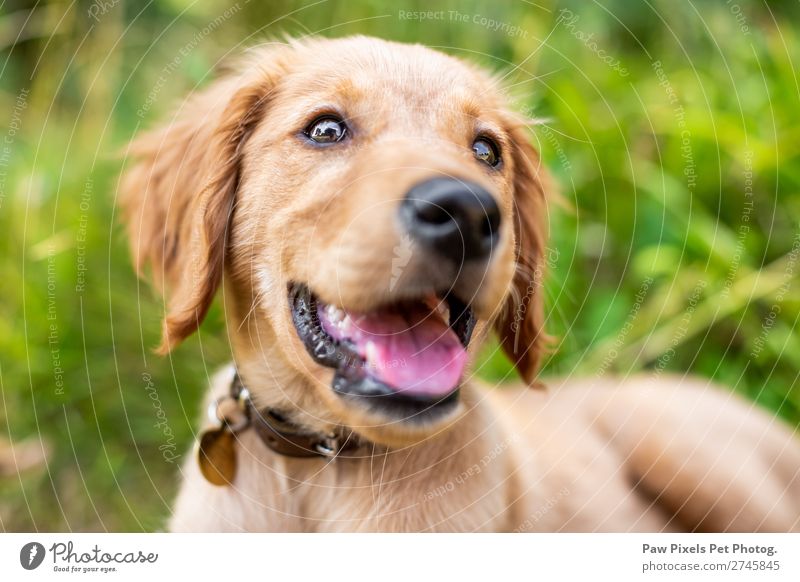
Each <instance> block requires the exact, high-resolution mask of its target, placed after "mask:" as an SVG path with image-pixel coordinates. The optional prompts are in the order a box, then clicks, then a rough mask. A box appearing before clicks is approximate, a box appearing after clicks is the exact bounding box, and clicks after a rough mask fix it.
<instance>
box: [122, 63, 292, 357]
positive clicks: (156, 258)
mask: <svg viewBox="0 0 800 582" xmlns="http://www.w3.org/2000/svg"><path fill="white" fill-rule="evenodd" d="M253 62H255V61H253ZM258 62H259V64H260V65H261V66H250V67H244V68H243V69H242V72H240V73H236V74H231V75H230V76H228V77H225V78H223V79H221V80H219V81H217V82H216V83H215V84H214V85H212V86H210V87H209V88H207V89H206V90H204V91H203V92H201V93H199V94H198V95H196V96H195V97H194V98H192V99H190V100H188V101H187V102H185V103H184V104H183V106H182V107H181V108H180V109H179V111H178V112H177V113H176V114H175V115H174V116H173V118H172V120H171V121H170V122H169V123H167V124H166V125H164V126H163V127H161V128H159V129H157V130H155V131H151V132H149V133H146V134H144V135H143V136H141V137H138V138H137V139H135V140H134V141H133V142H132V143H131V145H130V147H129V150H128V155H130V156H131V157H132V158H133V159H134V160H135V162H134V165H133V167H131V168H130V169H128V170H127V171H126V172H125V175H124V176H123V180H122V186H121V191H120V204H121V206H122V210H123V219H124V221H125V222H126V223H127V227H128V233H129V236H130V243H131V250H132V253H133V259H134V263H135V265H136V268H137V270H138V272H139V274H142V272H143V270H144V268H145V267H146V266H147V265H149V266H150V270H151V273H152V278H153V281H154V283H155V285H156V287H157V288H158V289H159V290H160V291H162V292H163V293H164V297H165V305H166V314H165V318H164V325H163V334H162V339H161V346H160V347H159V351H160V352H161V353H166V352H168V351H170V350H171V349H172V348H173V347H175V346H176V345H177V344H178V343H180V342H181V341H182V340H183V339H185V338H186V337H187V336H189V335H191V334H192V333H193V332H194V331H195V330H196V329H197V327H198V326H199V325H200V323H201V322H202V320H203V318H204V317H205V315H206V313H207V312H208V309H209V307H210V306H211V302H212V300H213V298H214V295H215V293H216V290H217V287H219V284H220V281H221V279H222V272H223V263H224V259H225V249H226V244H227V236H228V232H227V231H228V225H229V224H230V220H231V216H232V214H233V211H234V205H235V199H236V189H237V187H238V181H239V168H240V163H241V155H242V148H243V144H244V142H245V140H246V139H247V136H248V135H249V134H250V132H252V130H253V128H254V127H255V125H256V123H257V122H258V120H259V119H260V117H261V115H262V113H263V110H264V108H265V107H266V102H267V101H268V99H269V95H270V92H271V90H272V89H273V88H274V84H275V82H276V79H277V78H278V75H279V74H280V69H281V65H280V60H279V59H277V58H275V59H269V60H268V59H265V58H264V57H263V55H262V58H261V59H259V61H258ZM264 62H268V63H269V65H268V67H270V68H269V69H265V68H264V66H263V63H264Z"/></svg>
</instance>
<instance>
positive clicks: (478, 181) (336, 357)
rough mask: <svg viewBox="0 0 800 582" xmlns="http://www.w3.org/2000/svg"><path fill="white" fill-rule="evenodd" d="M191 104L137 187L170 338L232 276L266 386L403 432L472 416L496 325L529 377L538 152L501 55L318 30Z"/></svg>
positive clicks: (334, 416)
mask: <svg viewBox="0 0 800 582" xmlns="http://www.w3.org/2000/svg"><path fill="white" fill-rule="evenodd" d="M177 119H178V120H177V121H176V122H174V123H173V124H171V125H168V126H167V127H166V128H164V129H163V130H161V131H160V132H157V133H154V134H151V135H149V136H146V137H145V138H141V139H140V140H139V142H138V144H135V146H134V151H135V152H137V153H138V154H139V155H141V156H142V157H143V158H144V162H143V163H142V164H139V165H138V166H136V167H135V168H134V169H133V170H131V171H130V172H129V174H128V178H127V181H126V183H125V187H124V192H123V194H124V195H125V199H124V204H125V208H126V211H127V212H126V216H127V219H128V220H129V221H130V223H131V227H132V228H131V233H132V237H133V245H134V252H135V254H136V256H137V262H138V264H140V265H141V264H142V263H143V262H144V261H147V260H149V261H151V262H152V263H153V265H154V266H155V267H156V275H157V277H156V278H157V280H159V281H161V280H163V281H164V282H166V284H167V285H168V286H169V287H170V294H171V297H170V301H169V313H168V317H167V321H166V325H165V338H164V340H165V346H167V347H171V346H172V345H174V344H175V343H177V342H178V341H180V340H181V339H183V338H184V337H185V336H186V335H188V334H189V333H191V332H192V331H193V330H194V329H195V328H196V326H197V325H198V324H199V321H200V320H201V319H202V317H203V315H204V314H205V312H206V310H207V308H208V305H209V303H210V302H211V300H212V298H213V296H214V293H215V290H216V288H217V286H218V284H219V282H220V280H221V279H223V278H224V281H225V294H224V295H225V305H226V318H227V319H228V328H229V334H230V337H231V341H232V343H233V347H234V355H235V358H236V361H237V365H238V367H239V369H240V372H241V373H242V375H243V377H244V378H245V382H246V383H248V384H249V385H250V387H251V391H253V388H254V387H255V392H256V398H257V399H258V400H260V401H262V402H263V403H264V404H270V405H273V406H274V405H276V404H279V405H281V406H283V407H284V408H285V407H286V406H287V405H289V406H291V408H292V409H293V410H294V411H296V412H297V413H298V414H300V415H301V416H304V417H305V418H307V419H311V418H317V419H320V420H322V421H324V422H327V423H340V424H346V425H348V426H350V427H353V428H354V429H356V430H357V431H359V432H361V433H362V434H364V435H365V436H367V437H368V438H370V439H371V440H374V441H377V442H384V443H387V444H396V443H398V442H407V441H409V440H417V439H419V438H423V437H424V436H426V435H427V434H430V433H431V432H432V431H436V430H440V429H441V428H442V426H444V425H446V424H447V423H448V422H451V421H452V420H453V419H454V418H457V416H458V414H459V412H460V411H461V410H462V409H463V405H462V403H461V402H460V400H459V386H460V384H461V382H462V381H463V380H464V378H465V366H466V363H467V360H468V359H469V353H470V352H471V351H473V350H470V345H471V344H470V340H471V339H472V337H473V336H479V335H481V333H482V332H483V331H485V330H487V329H489V325H493V326H494V327H495V329H496V330H497V331H498V333H499V335H500V338H501V341H502V345H503V347H504V349H505V350H506V352H507V353H509V355H511V356H512V358H513V359H514V361H515V362H517V365H518V367H519V368H520V370H521V372H522V373H523V375H524V376H525V377H526V378H527V379H530V378H531V377H532V375H533V374H534V371H535V365H536V359H537V355H538V352H539V346H540V344H541V342H542V339H543V338H542V332H541V329H540V327H541V325H540V319H541V306H540V297H539V296H540V290H539V288H538V283H539V277H540V275H541V272H540V263H541V250H542V244H543V242H542V241H543V227H542V223H543V221H544V216H543V213H544V204H543V187H542V177H541V168H539V166H538V158H537V156H536V154H535V152H534V150H533V149H532V148H531V146H530V145H529V144H528V143H527V140H526V136H525V132H524V128H523V124H522V123H521V121H520V120H518V119H517V118H515V117H514V116H513V115H512V114H511V113H510V112H508V111H507V109H506V106H505V104H504V100H503V98H502V96H501V95H500V93H499V92H498V90H497V88H496V87H495V85H494V83H492V81H491V80H490V78H489V77H488V76H486V75H485V74H483V73H482V72H481V71H479V70H477V69H475V68H473V67H471V66H468V65H466V64H464V63H462V62H460V61H458V60H456V59H453V58H451V57H448V56H446V55H443V54H440V53H437V52H435V51H431V50H428V49H425V48H423V47H420V46H409V45H399V44H394V43H387V42H383V41H378V40H374V39H366V38H353V39H342V40H314V41H310V42H304V43H297V44H291V45H288V46H281V47H278V48H270V49H260V50H256V51H253V52H252V54H251V55H250V57H249V59H248V60H247V61H246V62H245V64H244V66H243V67H242V68H241V69H240V72H239V73H238V74H236V75H232V76H230V77H227V78H226V79H224V80H222V81H219V82H217V84H216V85H214V86H212V87H211V88H209V89H208V90H207V91H206V92H205V93H203V94H201V95H200V96H199V97H198V98H196V99H195V100H193V101H192V102H190V103H189V104H188V105H187V106H185V111H183V112H181V113H180V114H179V116H178V118H177ZM223 274H224V277H223ZM159 275H160V276H159ZM487 324H489V325H487ZM260 386H263V387H265V388H264V389H263V392H262V393H261V394H259V392H258V390H259V387H260Z"/></svg>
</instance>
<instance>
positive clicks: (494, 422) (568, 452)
mask: <svg viewBox="0 0 800 582" xmlns="http://www.w3.org/2000/svg"><path fill="white" fill-rule="evenodd" d="M232 375H233V369H232V368H228V369H226V370H224V371H222V372H221V373H220V374H218V375H217V377H216V379H215V382H214V384H215V386H214V389H213V391H212V394H213V395H214V396H215V397H218V396H221V395H222V394H224V393H225V391H226V390H227V389H228V386H229V383H230V381H231V378H232ZM550 384H551V386H550V388H549V389H548V390H544V391H532V390H530V389H529V388H528V387H526V386H520V387H514V386H501V387H498V388H489V387H487V386H481V385H479V384H478V383H472V385H470V386H465V387H464V388H463V390H464V400H465V401H466V402H467V405H468V407H469V408H470V412H469V413H467V414H466V415H465V416H464V417H463V418H462V419H461V420H460V421H459V423H457V424H456V425H455V426H454V427H453V428H451V429H450V430H449V431H447V432H446V433H443V434H441V435H438V436H435V437H433V438H431V439H429V440H428V441H426V442H424V443H420V444H416V445H411V446H409V447H407V448H401V449H397V450H390V449H386V448H382V447H371V446H367V447H366V449H365V450H364V452H363V458H360V459H349V458H343V459H322V458H320V459H294V458H290V457H284V456H281V455H277V454H275V453H274V452H273V451H271V450H270V449H268V448H267V447H266V446H265V445H264V443H263V442H261V440H260V439H259V438H258V437H257V436H256V435H255V434H254V433H253V432H247V433H244V434H242V435H241V440H240V445H241V446H240V447H239V452H238V455H239V456H238V458H239V464H240V466H241V473H240V474H239V475H238V477H237V479H236V482H235V483H234V486H233V487H216V486H214V485H211V484H209V483H208V482H207V481H206V480H205V479H204V478H203V476H202V475H201V474H200V472H199V470H198V468H197V463H196V461H195V459H190V460H188V461H187V463H186V464H185V466H184V473H183V477H184V483H183V485H182V488H181V492H180V495H179V497H178V501H177V504H176V507H175V512H174V515H173V517H172V520H171V524H170V526H171V529H172V530H173V531H276V532H282V531H287V532H341V531H361V532H364V531H444V532H448V531H490V532H491V531H517V532H549V531H583V532H594V531H624V532H627V531H651V532H652V531H687V530H689V531H743V532H754V531H779V532H780V531H797V529H798V527H800V521H798V519H799V518H798V516H800V504H799V503H798V501H799V500H800V478H798V475H800V473H798V468H800V451H798V448H797V444H796V442H795V441H794V437H793V435H792V434H791V432H790V431H789V430H787V429H786V428H785V427H784V426H782V425H781V424H780V423H779V422H778V421H776V420H775V419H773V418H770V417H769V416H768V415H767V414H765V413H764V412H763V411H762V410H760V409H758V408H755V407H754V406H752V405H750V404H748V403H745V402H744V401H742V400H741V399H740V398H738V397H737V396H735V395H732V394H730V393H727V392H725V391H723V390H721V389H720V388H719V387H716V386H713V385H710V384H708V383H706V382H703V381H700V380H697V379H686V378H680V377H668V378H665V379H661V380H655V379H652V378H650V379H648V378H646V377H634V378H631V379H629V380H627V381H618V382H615V381H613V380H610V379H607V380H603V381H595V382H589V381H587V380H583V381H571V382H555V381H554V382H552V383H550ZM454 443H458V445H457V446H454Z"/></svg>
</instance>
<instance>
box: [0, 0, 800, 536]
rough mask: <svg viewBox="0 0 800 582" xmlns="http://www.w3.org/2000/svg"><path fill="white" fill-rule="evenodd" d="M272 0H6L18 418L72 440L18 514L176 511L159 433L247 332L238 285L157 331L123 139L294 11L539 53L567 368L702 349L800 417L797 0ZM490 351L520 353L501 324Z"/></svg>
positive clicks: (5, 361) (478, 51)
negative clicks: (231, 322)
mask: <svg viewBox="0 0 800 582" xmlns="http://www.w3.org/2000/svg"><path fill="white" fill-rule="evenodd" d="M269 4H270V5H269V6H267V5H266V3H256V2H250V3H245V2H240V3H239V4H238V8H237V7H236V6H237V5H236V4H235V3H234V7H233V8H232V9H230V10H229V15H228V17H226V18H223V20H222V21H219V20H218V21H217V22H218V23H219V24H218V25H215V26H209V23H212V22H214V21H215V19H217V18H218V16H219V15H220V14H222V13H223V12H224V10H225V9H226V7H228V5H225V4H223V3H221V2H203V3H199V2H198V3H195V4H191V3H189V2H182V1H179V0H172V1H171V2H166V3H160V4H158V5H150V6H148V7H147V8H145V9H142V8H141V5H139V4H137V3H124V2H121V3H119V4H116V5H113V6H112V7H110V8H109V9H108V11H107V12H106V13H105V14H98V15H97V16H98V21H97V22H95V21H94V20H93V19H92V18H91V17H89V15H88V10H89V9H90V7H91V6H92V4H90V3H83V4H82V5H81V6H78V7H75V6H72V8H71V9H68V6H69V5H68V4H63V3H51V4H47V3H46V4H45V5H43V6H40V7H38V8H36V10H35V14H36V18H35V19H32V20H31V21H30V22H29V24H28V25H27V26H26V27H25V28H24V29H22V32H23V34H22V35H20V40H19V41H16V42H15V39H16V37H17V32H19V26H20V24H21V23H22V22H24V21H25V17H26V15H27V13H26V12H25V11H26V10H27V9H26V8H24V7H19V8H14V7H11V8H8V7H6V8H4V10H5V12H3V13H2V14H0V47H2V48H3V53H2V56H0V62H2V65H1V67H2V68H0V109H2V111H3V112H4V114H3V115H4V119H5V125H4V127H3V128H2V131H1V132H0V166H1V167H0V171H1V172H2V176H0V233H1V234H0V256H2V257H3V258H4V260H3V261H2V262H0V281H2V289H3V291H4V295H5V300H4V301H3V302H0V382H1V384H0V390H1V391H2V408H0V430H1V431H2V433H0V434H3V433H6V432H7V433H8V435H7V436H8V437H10V438H11V439H12V440H18V441H19V440H23V439H26V438H30V437H37V436H39V435H40V436H41V437H42V438H43V439H44V440H45V441H46V442H47V443H48V444H49V446H50V447H51V448H52V453H51V455H50V459H49V463H48V467H47V470H44V471H34V472H32V473H29V474H26V475H24V476H23V477H22V478H21V479H20V480H18V479H16V478H11V479H6V480H4V481H0V520H1V521H0V527H2V529H4V530H33V529H38V530H95V529H99V530H104V529H105V530H112V531H113V530H153V529H157V528H159V527H162V525H163V521H164V519H165V517H166V515H168V504H169V501H170V499H171V497H172V495H173V494H174V489H175V483H176V481H177V478H176V470H177V468H176V465H175V464H174V463H169V462H167V461H166V460H165V459H164V457H163V455H162V452H161V450H160V449H159V447H162V450H163V447H164V446H165V445H168V444H170V443H173V442H174V443H175V445H176V450H177V452H179V453H180V454H181V455H182V456H181V460H182V459H183V458H184V457H185V455H186V454H187V452H186V451H187V450H188V447H189V446H190V443H191V441H192V439H193V427H194V426H195V421H196V418H197V416H198V402H199V399H200V397H201V395H202V392H203V390H204V388H205V386H206V383H207V376H208V374H209V373H210V372H211V371H213V370H214V369H215V367H216V366H218V365H219V364H221V363H222V362H224V361H226V359H228V357H229V352H228V346H227V345H226V342H225V340H224V337H225V336H224V334H223V333H221V331H222V320H221V314H220V311H219V309H218V308H215V310H213V311H212V313H211V314H210V316H209V318H208V320H207V322H206V323H205V324H204V326H203V330H202V334H201V335H200V336H199V337H195V338H194V339H192V340H191V341H189V342H188V343H187V344H186V345H184V346H182V347H181V348H180V349H179V350H178V351H176V352H175V353H174V354H173V355H172V356H171V357H169V358H159V357H156V356H155V355H153V354H152V351H151V349H152V347H153V346H154V345H155V344H156V343H157V341H158V333H159V325H160V324H159V320H160V316H161V313H162V306H161V304H160V302H159V300H158V298H157V297H155V296H154V295H153V293H152V292H151V291H150V290H149V288H148V287H147V286H146V285H144V284H140V283H138V282H137V280H136V278H135V277H134V275H133V272H132V268H131V265H130V260H129V258H128V254H127V247H126V241H125V239H124V236H123V233H122V231H121V228H120V225H119V221H118V219H117V218H116V217H115V215H114V197H115V192H116V180H117V176H118V174H119V170H120V168H121V164H122V160H121V159H120V158H119V157H117V156H115V152H118V151H119V150H120V149H121V148H124V145H125V143H126V141H127V140H128V139H129V138H130V137H131V136H132V135H134V134H135V133H136V132H137V131H139V130H141V129H142V128H143V127H148V126H150V125H152V124H154V123H155V122H156V121H157V120H158V118H159V117H160V116H162V115H164V114H165V113H166V112H167V111H168V110H169V107H170V105H171V104H172V103H174V102H175V101H176V100H177V99H179V98H181V97H182V96H183V95H184V94H185V93H186V92H188V91H189V90H191V89H193V88H194V87H196V86H197V85H198V84H205V83H207V82H208V80H209V78H210V77H211V76H213V69H214V67H215V66H216V63H218V61H219V59H220V58H222V57H224V55H225V54H226V53H228V52H229V51H233V52H235V51H236V50H238V48H237V47H241V46H243V45H247V44H251V43H253V42H256V41H258V40H260V39H263V38H265V37H269V36H271V35H274V36H278V35H280V34H282V33H284V32H288V33H291V34H294V35H302V34H308V33H313V32H320V31H321V32H322V34H325V35H330V36H341V35H346V34H354V33H363V34H371V35H376V36H381V37H384V38H390V39H396V40H403V41H411V42H422V43H424V44H427V45H430V46H435V47H439V48H441V49H442V50H445V51H447V52H449V53H451V54H454V55H457V56H461V57H464V58H468V59H472V60H474V61H476V62H478V63H481V64H483V65H484V66H487V67H490V68H493V69H496V70H509V69H510V68H511V67H512V66H513V64H518V65H520V68H519V69H517V70H515V71H513V72H512V73H511V74H510V75H509V77H508V81H509V84H511V85H514V88H513V91H512V93H513V95H514V96H515V99H516V102H517V104H518V106H519V107H520V109H522V110H524V111H526V112H527V113H529V114H532V115H534V116H536V117H538V118H541V119H544V120H545V123H544V125H542V126H541V127H540V128H539V129H538V131H537V132H536V135H535V137H534V139H536V140H538V142H539V146H540V149H541V150H542V152H543V155H544V157H545V159H546V161H547V163H548V166H549V167H550V168H551V170H552V172H553V173H554V174H555V176H556V177H557V178H558V181H559V183H560V185H561V191H562V196H563V198H564V200H565V202H566V203H567V204H566V205H564V206H563V207H559V206H553V207H552V208H551V210H550V212H551V215H550V226H551V234H552V239H551V242H550V245H549V247H550V249H551V255H550V261H549V262H550V264H551V269H550V276H549V282H548V285H547V289H546V292H547V298H548V327H549V330H550V331H551V333H553V334H555V335H556V336H557V338H558V345H557V346H556V347H557V349H556V351H555V352H554V353H553V354H552V355H551V356H550V357H549V359H548V361H547V364H546V369H545V373H547V374H576V375H592V374H612V373H621V374H627V373H632V372H635V371H639V370H651V371H653V370H663V371H672V372H679V373H684V372H691V373H694V374H699V375H702V376H706V377H710V378H715V379H717V380H718V381H720V382H723V383H725V384H727V385H729V386H730V387H731V388H732V389H734V390H737V391H739V392H741V393H743V394H746V395H748V396H749V397H751V398H753V399H755V400H756V401H758V402H759V403H760V404H762V405H763V406H765V407H767V408H769V409H770V410H773V411H775V412H776V413H778V414H780V415H781V416H783V417H784V418H786V419H787V420H788V421H789V422H791V423H793V424H795V425H797V424H800V394H799V393H798V390H797V388H796V386H797V374H798V370H800V337H799V336H798V332H797V319H798V317H800V300H798V294H797V292H796V290H797V286H798V284H797V280H796V279H797V274H798V272H800V256H798V255H800V251H798V250H797V249H798V240H799V239H798V236H799V233H800V231H799V230H798V221H799V219H800V163H799V162H800V117H798V115H797V112H798V110H800V108H799V107H798V105H800V103H799V102H800V82H799V81H798V76H797V73H796V69H797V64H796V63H795V62H793V61H792V59H791V57H792V56H793V55H794V56H796V55H798V54H800V51H799V50H798V48H800V42H799V41H798V33H800V27H799V26H798V25H797V23H798V22H800V20H799V19H798V16H800V14H798V12H800V11H798V5H797V3H789V2H787V3H785V4H784V3H773V2H770V3H769V7H767V5H766V4H764V3H759V2H744V1H741V2H739V4H734V3H726V2H699V3H695V4H694V5H693V4H690V3H678V4H676V3H674V2H668V1H665V0H660V1H656V2H651V3H650V4H649V5H648V4H647V3H641V4H636V5H632V4H631V3H629V2H623V1H622V0H615V1H611V2H605V3H602V4H592V5H589V4H584V3H577V2H573V3H566V4H554V3H552V2H544V3H540V4H537V5H534V4H531V3H528V2H521V1H520V2H507V3H499V2H495V3H478V2H458V3H456V2H442V3H436V5H435V7H433V8H431V9H435V10H444V11H445V15H444V17H443V19H440V20H426V21H422V22H420V21H417V20H411V19H407V18H399V12H398V11H399V10H401V9H402V10H415V9H416V10H419V9H420V8H419V7H427V6H428V5H429V4H428V3H422V2H406V3H402V4H400V5H395V4H389V3H384V2H377V1H361V2H352V3H350V2H348V3H344V2H339V3H333V2H320V3H317V4H316V5H312V4H313V3H312V2H304V3H294V2H275V3H269ZM303 6H306V8H303ZM537 6H539V7H537ZM733 6H736V7H737V8H740V10H741V14H743V16H741V17H739V19H738V20H737V14H739V13H738V12H737V11H736V9H735V8H733ZM565 7H566V8H567V9H569V10H571V12H572V14H573V15H577V16H578V17H579V18H578V20H577V21H575V20H574V19H573V20H570V18H565V17H569V16H570V15H569V14H568V13H560V12H559V11H560V10H561V9H562V8H565ZM294 10H297V12H294V13H292V14H290V15H289V13H291V12H292V11H294ZM449 10H455V11H458V13H459V14H460V15H461V16H460V17H459V18H455V17H453V18H451V17H450V13H449V12H448V11H449ZM65 11H66V12H65ZM559 14H561V15H562V21H561V22H560V23H559V22H558V19H559ZM284 15H288V16H284ZM464 15H466V21H463V17H464ZM476 15H477V16H478V18H477V22H476V21H475V20H474V19H475V17H476ZM281 16H284V17H283V18H281ZM484 16H485V17H486V18H491V19H493V20H495V21H497V22H499V23H507V24H508V25H509V27H510V26H517V27H519V28H518V31H519V32H513V30H512V29H510V28H509V27H505V28H499V29H498V30H497V31H492V30H490V29H489V28H487V27H486V26H483V25H481V24H480V17H484ZM273 22H274V23H273ZM745 25H746V26H747V27H748V29H747V31H743V28H742V27H743V26H745ZM204 28H205V30H209V28H211V29H212V30H210V32H208V33H207V34H205V33H204V32H203V31H204ZM592 33H593V34H594V36H593V37H592V38H591V39H590V40H584V39H585V38H586V36H587V35H589V34H592ZM198 35H200V37H199V41H198V40H197V39H198ZM593 42H594V43H596V45H594V46H592V43H593ZM194 45H196V46H194ZM187 46H194V48H191V49H190V50H189V51H188V53H187V55H186V56H185V57H183V58H182V59H181V61H180V62H179V63H177V64H174V58H175V56H176V55H178V54H180V51H181V49H182V48H184V47H187ZM599 50H602V51H604V53H602V55H601V54H598V51H599ZM184 52H186V51H184ZM601 56H605V57H606V60H608V61H609V62H610V63H611V64H609V63H607V62H604V61H603V60H602V58H601ZM655 61H658V62H660V66H658V67H654V66H653V63H654V62H655ZM171 63H173V64H171ZM615 65H616V68H615ZM621 68H624V69H625V71H626V73H627V74H626V75H623V74H621V72H622V71H621ZM160 78H161V79H162V81H161V82H160V81H159V79H160ZM670 88H671V90H672V91H674V95H675V97H674V98H675V99H676V100H677V101H675V102H672V103H671V102H670V93H669V89H670ZM23 90H24V92H23ZM151 94H152V95H153V99H152V103H151V104H150V106H149V107H148V108H147V111H146V112H143V115H141V116H140V115H137V111H140V110H142V107H143V104H144V103H145V102H146V101H147V100H148V95H151ZM20 95H22V101H19V100H18V98H19V96H20ZM22 102H24V108H22V107H21V105H20V103H22ZM15 107H16V108H17V114H16V115H15V113H14V112H15ZM677 107H680V108H681V109H680V110H676V108H677ZM681 121H682V123H681ZM12 125H13V126H15V127H16V126H19V127H18V128H17V129H16V131H14V130H13V129H12ZM12 132H13V135H11V133H12ZM6 137H11V143H5V142H3V140H5V138H6ZM687 144H688V147H689V149H688V150H687V149H684V151H683V152H682V150H681V148H682V146H685V145H687ZM3 146H7V148H6V150H3V149H2V147H3ZM689 154H690V159H689V158H688V155H689ZM750 181H751V182H752V192H751V191H750V190H748V183H749V182H750ZM751 194H752V195H751ZM84 238H85V241H84V240H82V239H84ZM84 268H85V270H81V269H84ZM81 282H82V283H83V284H82V287H80V284H81ZM637 294H638V295H639V298H638V299H637ZM51 326H55V328H54V329H53V328H51ZM50 340H52V341H50ZM54 350H57V351H55V352H54ZM57 367H59V368H61V369H62V370H63V371H59V370H56V368H57ZM481 370H482V374H483V375H484V376H485V377H487V378H490V379H501V378H505V377H507V376H508V373H509V367H508V364H507V362H505V361H504V360H503V359H502V358H500V357H498V356H496V355H494V352H493V350H492V348H491V347H489V348H488V349H487V356H486V358H485V359H484V361H483V363H482V368H481ZM59 374H60V376H61V378H60V379H59V378H58V377H57V376H58V375H59ZM147 378H151V379H152V385H150V384H149V383H148V381H147ZM60 381H63V387H62V386H61V384H60ZM62 388H63V389H62ZM156 397H157V399H158V400H157V401H155V400H154V398H156ZM156 402H157V403H156ZM159 415H160V416H159ZM164 419H166V424H167V425H168V426H169V429H170V431H171V433H170V434H165V432H164V430H163V422H162V425H161V426H157V425H158V423H159V422H161V421H163V420H164Z"/></svg>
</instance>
